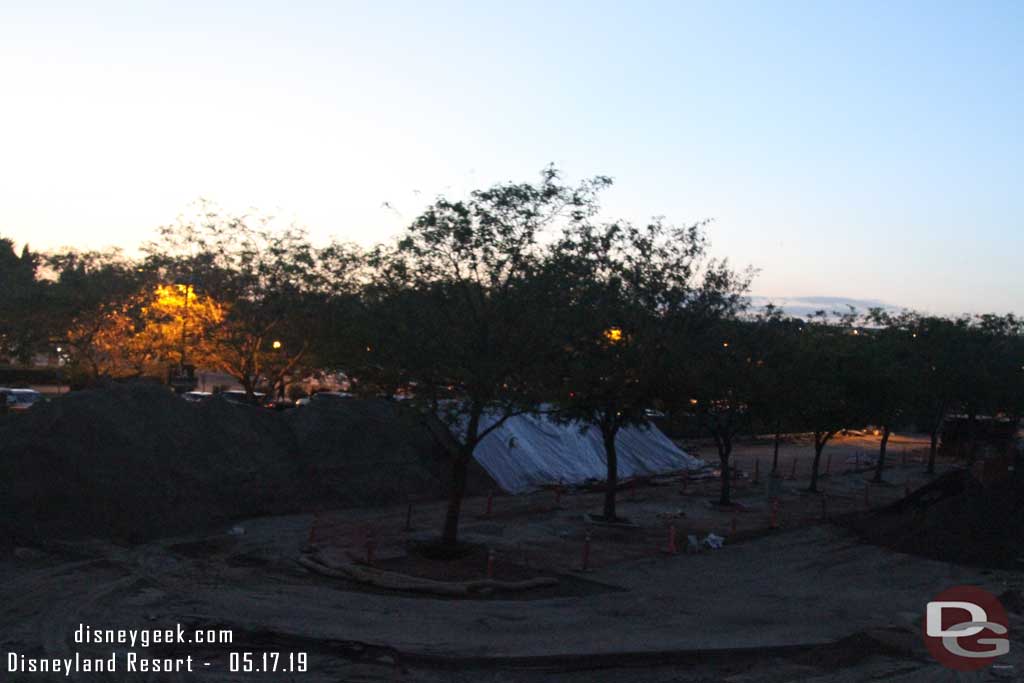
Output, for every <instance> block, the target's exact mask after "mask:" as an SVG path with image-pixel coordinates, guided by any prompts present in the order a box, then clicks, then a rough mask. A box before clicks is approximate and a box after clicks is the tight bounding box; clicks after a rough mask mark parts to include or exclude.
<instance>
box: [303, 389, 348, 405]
mask: <svg viewBox="0 0 1024 683" xmlns="http://www.w3.org/2000/svg"><path fill="white" fill-rule="evenodd" d="M350 398H355V397H354V396H353V395H352V394H350V393H348V392H345V391H318V392H317V393H315V394H313V395H312V396H310V397H309V402H310V403H311V404H312V403H319V404H325V403H333V402H335V401H345V400H348V399H350Z"/></svg>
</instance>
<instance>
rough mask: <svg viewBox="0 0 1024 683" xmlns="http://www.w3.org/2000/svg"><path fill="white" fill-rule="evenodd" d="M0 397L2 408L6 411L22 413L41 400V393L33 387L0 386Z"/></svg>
mask: <svg viewBox="0 0 1024 683" xmlns="http://www.w3.org/2000/svg"><path fill="white" fill-rule="evenodd" d="M0 399H3V405H4V409H5V410H6V411H7V412H11V413H24V412H25V411H27V410H31V409H32V406H34V405H35V404H36V403H39V402H40V401H42V400H43V395H42V394H40V393H39V392H38V391H36V390H35V389H7V388H0Z"/></svg>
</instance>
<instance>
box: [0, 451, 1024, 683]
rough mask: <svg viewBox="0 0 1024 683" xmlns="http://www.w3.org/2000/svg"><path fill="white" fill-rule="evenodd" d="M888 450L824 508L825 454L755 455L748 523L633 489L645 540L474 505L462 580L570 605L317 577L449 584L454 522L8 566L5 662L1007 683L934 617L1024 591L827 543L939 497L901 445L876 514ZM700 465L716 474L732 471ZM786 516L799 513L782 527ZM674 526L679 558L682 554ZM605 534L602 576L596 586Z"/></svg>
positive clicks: (214, 534)
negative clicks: (882, 515)
mask: <svg viewBox="0 0 1024 683" xmlns="http://www.w3.org/2000/svg"><path fill="white" fill-rule="evenodd" d="M698 445H699V444H698ZM876 445H877V439H873V438H870V437H864V438H859V437H857V438H854V437H850V438H843V439H840V440H838V441H837V442H836V443H835V444H831V445H830V446H829V447H828V449H827V452H828V451H829V450H830V451H831V452H832V468H831V473H830V475H829V476H828V477H826V478H825V479H823V480H822V485H823V490H825V491H826V492H827V493H826V496H822V495H816V494H809V493H807V492H806V491H805V490H804V489H805V488H806V486H807V480H806V476H807V474H808V468H807V467H802V465H804V464H806V463H809V454H810V451H811V449H810V447H809V445H807V444H805V443H800V442H797V443H790V444H787V445H786V446H785V447H784V450H783V451H782V453H781V462H782V467H781V468H780V469H781V472H782V474H783V475H784V476H783V477H782V478H780V479H769V478H768V477H767V469H766V465H767V464H768V459H769V458H770V455H771V444H770V443H768V444H761V443H755V444H744V445H742V446H741V447H740V448H739V449H738V452H737V461H738V464H739V466H740V467H741V468H743V469H744V470H745V471H746V472H747V473H750V474H752V472H753V465H752V463H753V461H755V460H756V459H758V458H760V459H761V469H760V473H761V476H760V477H759V482H758V483H756V484H755V483H754V482H753V478H752V477H748V478H745V479H741V480H740V481H739V482H737V486H736V490H735V498H736V501H737V502H738V503H739V505H738V506H737V507H734V508H728V509H722V508H719V507H718V506H717V505H715V504H714V500H715V498H716V496H717V490H718V485H719V483H718V481H717V480H708V481H689V482H688V483H687V484H686V485H685V490H684V486H683V483H682V482H681V481H671V480H669V481H667V482H665V483H663V484H662V485H658V486H655V485H639V486H636V487H635V488H633V487H627V488H626V489H625V490H624V491H622V492H621V501H622V504H621V509H620V512H621V514H623V515H625V516H626V517H628V518H629V519H630V520H631V521H632V522H633V523H634V524H635V525H636V528H630V529H610V528H605V527H600V526H593V525H590V524H588V523H587V522H586V521H585V520H584V517H583V513H584V512H588V511H597V510H599V507H600V501H601V497H602V494H601V493H600V492H574V493H565V494H562V495H561V496H560V498H559V499H558V500H557V501H556V495H555V493H554V492H552V491H544V492H538V493H535V494H532V495H529V496H520V497H509V496H495V497H494V498H493V499H492V501H491V512H490V514H486V513H487V498H486V497H477V498H471V499H468V500H467V501H466V504H465V507H464V518H463V526H462V532H463V539H464V540H465V541H467V542H470V543H474V544H477V548H479V549H484V550H485V551H481V550H478V551H476V552H473V553H470V554H469V555H468V556H467V558H466V559H465V560H464V561H463V562H461V563H458V564H457V566H456V567H455V568H453V569H452V570H451V574H452V576H451V577H450V578H452V579H464V578H472V576H473V574H474V571H476V572H478V575H479V577H480V578H483V577H484V576H485V575H486V571H487V567H486V563H487V556H488V552H486V551H493V553H494V555H493V557H494V562H495V565H494V566H495V574H496V576H497V577H498V578H501V576H503V575H504V576H508V577H511V578H521V577H524V576H534V575H550V576H556V577H560V578H561V581H560V584H559V587H558V589H557V590H551V589H543V590H544V591H547V592H539V593H537V594H532V595H531V594H524V595H516V596H505V595H502V596H492V597H484V598H479V599H460V600H452V599H441V598H435V597H427V596H423V595H410V594H406V593H403V592H398V591H389V590H384V589H372V590H371V589H368V588H367V587H365V586H363V585H361V584H356V583H353V582H350V581H345V580H341V579H335V578H329V577H325V576H320V575H317V574H314V573H311V572H309V571H307V570H306V569H305V568H304V567H302V566H301V565H299V564H298V562H297V559H298V558H299V556H300V554H301V553H302V552H303V549H304V548H308V547H309V546H310V544H311V543H312V545H314V546H316V547H317V548H319V549H320V550H321V551H322V552H324V553H327V554H330V553H334V554H336V555H346V556H352V557H356V558H359V557H363V556H365V552H366V540H367V537H368V535H369V536H370V537H372V539H373V543H374V555H375V562H376V563H377V564H379V565H382V566H385V567H388V568H391V569H405V570H407V571H409V572H410V573H422V572H425V571H426V572H428V573H433V574H434V575H435V577H436V575H437V572H438V571H439V570H437V569H430V570H426V569H423V567H422V566H420V563H418V562H417V561H416V560H415V559H410V557H411V556H410V553H409V552H408V548H410V547H411V546H412V545H413V544H415V543H416V542H418V541H422V540H424V539H426V538H428V537H430V536H431V535H432V533H433V532H434V531H435V529H437V528H438V527H439V525H440V522H441V519H442V513H443V505H442V504H440V503H438V502H433V503H414V504H413V505H412V507H411V510H410V508H409V507H408V506H406V505H396V506H392V507H387V508H379V509H358V510H334V511H324V512H323V513H321V514H318V515H297V516H284V517H265V518H258V519H251V520H245V521H241V522H238V523H237V525H234V526H233V527H232V528H218V529H212V530H210V531H209V532H206V533H197V534H194V535H190V536H187V537H176V538H168V539H163V540H160V541H157V542H153V543H148V544H145V545H138V546H132V547H122V546H115V545H111V544H108V543H103V542H100V541H95V542H76V543H66V544H59V545H58V544H54V545H51V546H46V547H43V548H33V549H26V548H21V549H18V550H16V551H15V554H14V555H13V556H10V557H8V558H6V559H4V560H3V561H0V642H2V643H3V649H4V650H5V651H13V652H20V653H23V654H26V655H29V656H43V655H45V656H49V657H54V656H68V655H69V654H72V653H74V652H76V651H79V652H82V653H83V654H88V653H96V654H99V653H104V652H106V653H107V654H108V655H109V651H110V649H111V648H110V647H108V646H99V647H97V646H87V645H80V644H76V643H75V642H73V640H72V634H73V632H74V630H75V628H76V627H77V626H78V624H80V623H86V624H91V625H94V626H97V627H103V628H155V627H168V626H173V625H174V624H177V623H181V624H183V625H184V626H186V628H189V629H192V628H227V629H231V630H232V632H233V634H234V642H233V643H232V644H231V645H225V644H219V645H198V644H188V645H175V646H171V647H166V648H162V649H159V650H157V651H156V652H158V653H159V654H161V655H167V656H183V655H186V654H191V655H193V656H194V657H195V660H196V662H197V672H196V673H192V674H187V673H179V674H135V675H120V676H118V677H116V678H112V677H110V676H106V677H104V676H98V677H95V678H94V679H89V678H87V677H83V680H106V681H109V680H119V681H121V680H124V681H191V680H204V681H206V680H209V681H247V680H274V681H318V682H319V681H395V680H402V681H430V682H432V681H457V682H462V681H466V682H467V683H468V682H469V681H493V682H495V683H497V682H498V681H529V682H533V681H538V682H539V681H554V680H557V681H570V682H571V683H575V682H577V681H578V682H579V683H583V682H584V681H604V680H608V681H611V680H616V681H619V680H623V679H625V680H635V681H657V682H661V681H665V682H668V681H679V682H689V681H711V680H728V681H735V682H740V681H795V680H811V681H815V680H817V681H833V680H838V681H861V680H893V681H916V680H994V679H991V674H990V673H981V674H977V675H974V674H972V675H970V676H961V677H960V678H959V679H957V678H956V677H955V676H954V674H953V673H952V672H949V671H946V670H944V669H942V668H940V667H939V666H938V665H937V664H935V663H934V662H933V661H932V660H930V658H929V657H928V655H927V654H926V652H925V651H924V647H923V644H922V642H921V638H920V635H919V633H920V620H921V618H922V616H923V610H924V604H925V602H926V601H927V600H928V599H930V598H931V597H932V596H933V595H935V594H936V593H938V592H939V591H940V590H942V589H944V588H947V587H949V586H952V585H957V584H963V583H971V584H976V585H981V586H983V587H987V588H988V589H990V590H991V591H993V592H994V593H995V594H997V595H999V594H1001V593H1003V592H1004V591H1007V590H1022V589H1024V573H1022V572H1018V571H1009V570H999V571H989V570H984V569H977V568H970V567H964V566H959V565H954V564H949V563H944V562H937V561H933V560H927V559H924V558H918V557H912V556H908V555H905V554H901V553H896V552H893V551H890V550H887V549H884V548H879V547H875V546H869V545H864V544H861V543H860V542H859V541H858V540H857V539H856V538H854V537H852V536H851V535H850V534H848V533H847V532H845V531H844V530H842V529H841V528H838V527H836V526H834V525H832V524H830V523H828V520H827V519H826V517H829V518H830V517H833V516H835V515H841V514H846V513H854V512H856V511H861V510H864V509H866V507H867V506H871V507H876V506H881V505H884V504H886V503H888V502H890V501H893V500H896V499H897V498H899V497H900V496H902V495H903V492H904V487H905V485H906V484H907V483H910V484H911V485H912V486H917V485H920V484H923V483H925V482H926V481H927V477H926V476H925V474H924V468H923V465H922V464H921V463H920V462H917V461H916V460H915V455H916V452H915V449H920V448H921V447H922V446H924V444H923V443H922V442H921V441H920V440H917V439H910V438H906V439H904V438H903V437H900V438H898V439H895V440H894V442H893V443H892V444H891V446H890V448H891V451H890V453H891V455H892V462H893V466H892V467H890V468H887V469H886V479H887V483H886V484H883V485H875V486H871V487H870V488H867V495H866V496H865V480H866V479H868V478H869V477H870V474H871V473H870V472H867V471H863V469H864V468H863V467H862V468H861V469H860V470H858V468H857V467H856V465H857V460H858V457H864V456H866V454H867V452H868V451H873V450H874V448H875V447H876ZM903 447H905V448H907V460H906V464H903V458H902V451H901V449H902V448H903ZM698 454H699V455H700V456H702V457H705V458H707V459H709V460H710V459H711V458H712V456H713V451H712V450H711V449H708V450H704V449H701V450H700V452H699V453H698ZM793 459H796V462H797V472H796V478H795V479H793V480H790V479H788V478H786V477H788V475H789V474H790V472H791V471H792V469H791V468H792V465H791V462H792V460H793ZM861 464H862V465H863V463H861ZM787 466H788V467H787ZM948 467H950V465H949V464H945V463H943V464H942V468H943V469H946V468H948ZM825 497H827V501H828V502H827V503H826V505H825V507H824V509H823V506H822V499H823V498H825ZM772 498H778V500H779V506H778V509H777V512H776V514H775V525H776V526H777V527H778V528H777V529H776V528H772V527H773V524H772V506H771V503H770V500H771V499H772ZM556 503H557V504H556ZM410 512H411V514H410ZM407 523H408V527H410V528H409V529H408V530H407ZM734 524H735V531H734V530H733V525H734ZM673 525H674V526H675V527H676V530H677V542H678V545H679V550H680V552H679V553H678V554H668V553H666V552H664V550H666V546H667V545H668V538H669V529H670V527H671V526H673ZM588 530H589V532H590V537H591V540H590V556H589V558H588V564H589V569H590V571H587V572H583V571H580V569H581V565H582V561H583V550H584V545H585V537H586V535H587V532H588ZM710 532H714V533H716V534H718V535H721V536H723V537H724V538H725V545H724V547H722V548H721V549H718V550H707V549H705V550H703V551H702V552H699V553H686V552H684V551H685V549H686V545H687V538H688V536H694V537H696V538H697V539H701V538H704V537H705V536H706V535H707V534H708V533H710ZM475 565H479V566H478V568H477V569H476V570H474V566H475ZM442 572H443V570H442ZM441 578H443V577H441ZM1022 626H1024V619H1022V618H1021V617H1020V616H1019V615H1017V614H1015V613H1014V614H1012V615H1011V628H1010V633H1011V637H1012V638H1014V640H1013V644H1012V645H1011V654H1010V655H1009V656H1007V657H1006V658H1004V659H1005V660H1006V662H1007V663H1009V664H1014V665H1016V670H1017V671H1022V670H1024V642H1022V641H1020V640H1019V639H1017V638H1018V637H1017V635H1015V634H1019V633H1021V627H1022ZM246 651H247V652H254V653H257V654H260V653H263V652H274V651H276V652H282V653H288V652H300V651H301V652H306V653H308V661H309V669H310V670H309V672H306V673H297V672H296V673H277V674H267V673H263V674H257V673H248V674H245V673H232V672H230V671H229V663H230V652H246ZM206 662H208V663H210V666H208V667H204V666H202V663H206ZM4 680H8V679H4ZM9 680H47V679H46V678H45V677H41V676H38V675H33V676H28V675H26V676H25V678H24V679H21V678H12V679H9ZM53 680H66V679H64V678H63V677H62V676H58V677H55V678H54V679H53Z"/></svg>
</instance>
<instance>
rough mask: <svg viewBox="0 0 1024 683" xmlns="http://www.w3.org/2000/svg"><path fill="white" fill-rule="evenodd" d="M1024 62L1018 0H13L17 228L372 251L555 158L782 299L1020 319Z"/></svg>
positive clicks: (10, 223)
mask: <svg viewBox="0 0 1024 683" xmlns="http://www.w3.org/2000/svg"><path fill="white" fill-rule="evenodd" d="M87 5H88V6H87ZM1022 85H1024V3H1020V2H1004V3H1000V2H959V3H946V2H941V1H930V2H910V1H901V2H896V3H893V2H826V1H824V0H823V1H820V2H798V1H796V0H793V1H786V2H782V1H775V2H772V1H767V0H766V1H761V2H729V1H721V2H700V3H687V2H680V1H673V2H652V1H648V2H642V1H638V2H622V1H620V2H596V1H595V2H569V1H564V2H558V1H555V0H548V1H547V2H529V1H525V2H514V3H510V2H497V1H488V0H477V1H473V2H463V3H444V2H415V3H414V2H397V1H396V2H372V3H371V2H365V3H353V2H342V1H334V2H329V3H326V2H325V3H319V4H318V3H308V2H289V3H284V2H277V3H271V2H259V1H258V0H250V1H247V2H244V3H242V2H238V3H226V2H212V1H210V2H202V3H196V2H188V1H186V0H176V1H174V2H152V3H147V2H139V1H133V2H110V1H106V2H105V1H103V0H94V1H93V2H90V3H79V2H75V3H67V4H53V3H48V2H46V1H45V0H39V1H33V2H22V3H17V2H13V3H12V2H11V1H10V0H0V235H2V236H5V237H10V238H13V239H14V240H15V241H16V242H17V243H18V244H23V243H25V242H28V243H30V244H31V246H32V247H33V248H39V249H53V248H57V247H60V246H64V245H73V246H76V247H79V248H100V247H104V246H110V245H113V246H121V247H124V248H126V249H129V250H131V249H133V248H134V247H136V246H137V245H138V244H140V243H141V242H143V241H145V240H146V239H149V238H150V237H152V235H153V232H154V230H155V228H156V227H157V226H159V225H161V224H166V223H171V222H173V220H174V218H175V216H177V215H178V214H179V213H181V212H182V211H185V210H186V209H187V208H188V206H189V204H190V203H191V202H193V201H195V200H196V199H197V198H199V197H206V198H209V199H212V200H214V201H216V202H218V203H220V204H221V205H223V206H224V207H226V208H228V209H232V210H244V209H245V208H247V207H249V206H255V207H259V208H260V209H262V210H263V211H266V212H270V213H274V214H276V215H279V216H285V217H289V218H294V219H296V220H298V221H299V222H301V223H303V224H305V225H306V226H308V228H309V230H310V232H311V234H312V235H313V237H314V239H315V240H316V241H319V242H326V241H327V240H328V239H331V238H337V239H341V240H352V241H356V242H359V243H362V244H365V245H369V244H373V243H376V242H380V241H385V240H388V239H391V238H392V237H394V236H395V235H396V234H398V232H399V231H400V230H401V229H402V227H403V226H404V225H405V224H407V223H408V222H410V221H411V220H412V219H413V218H414V217H415V216H416V215H417V213H418V211H419V210H421V209H422V208H423V206H424V205H425V204H426V203H427V202H429V201H430V200H431V199H432V198H435V197H436V196H438V195H440V194H444V195H447V196H452V197H460V196H463V195H465V194H466V193H468V192H469V191H470V190H472V189H474V188H478V187H485V186H487V185H490V184H492V183H495V182H500V181H508V180H516V181H522V180H532V179H535V178H537V177H538V172H539V170H540V169H541V168H542V167H543V166H545V165H546V164H548V163H554V164H556V165H557V166H558V167H559V168H560V169H562V171H563V172H564V173H565V176H566V178H567V179H569V180H579V179H582V178H584V177H588V176H592V175H597V174H602V175H608V176H611V177H612V178H614V179H615V185H614V186H613V188H612V189H611V190H610V191H608V192H607V193H606V195H605V197H604V215H606V216H607V217H609V218H625V219H629V220H634V221H644V220H647V219H649V218H650V217H652V216H663V217H665V218H666V219H667V220H668V221H670V222H674V223H679V224H686V223H691V222H694V221H698V220H704V219H711V220H712V223H711V225H710V228H709V231H710V237H711V241H712V245H713V246H712V249H713V252H714V253H715V255H717V256H720V257H728V258H729V260H730V262H731V263H732V264H734V265H736V266H737V267H746V266H752V267H755V268H757V269H758V270H759V274H758V277H757V279H756V280H755V282H754V285H753V292H754V293H755V294H757V295H759V296H761V297H766V298H768V299H776V298H777V299H790V300H792V299H794V298H800V297H836V298H849V299H853V300H870V301H878V302H885V303H889V304H893V305H899V306H906V307H911V308H916V309H919V310H923V311H929V312H935V313H960V312H981V311H995V312H1000V313H1005V312H1011V311H1013V312H1017V313H1024V276H1022V268H1021V265H1022V263H1024V259H1022V254H1024V191H1022V187H1021V185H1022V183H1021V180H1022V177H1024V174H1022V170H1024V168H1022V165H1024V161H1022V159H1024V135H1021V133H1022V130H1021V127H1022V122H1024V88H1022Z"/></svg>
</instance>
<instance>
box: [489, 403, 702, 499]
mask: <svg viewBox="0 0 1024 683" xmlns="http://www.w3.org/2000/svg"><path fill="white" fill-rule="evenodd" d="M497 419H498V418H497V416H488V415H486V414H485V415H484V416H483V418H482V419H481V424H480V428H481V429H487V428H488V427H490V426H491V425H493V424H494V423H495V422H496V421H497ZM580 427H581V425H579V424H562V423H558V422H555V421H554V420H551V419H549V418H548V417H547V416H544V415H517V416H515V417H511V418H509V419H508V420H507V421H506V422H505V423H504V424H503V425H501V426H500V427H498V428H497V429H495V430H494V431H493V432H491V433H490V434H488V435H487V436H486V437H484V439H483V440H482V441H481V442H480V443H479V444H478V445H477V447H476V450H475V451H474V452H473V456H474V457H475V458H476V460H477V462H479V463H480V465H481V466H482V467H483V468H484V469H485V470H487V473H488V474H490V475H491V477H492V478H493V479H494V480H495V481H496V482H497V483H498V486H500V487H501V488H502V489H503V490H504V491H507V492H508V493H513V494H516V493H524V492H527V491H531V490H535V489H538V488H540V487H542V486H544V485H548V484H564V485H574V484H582V483H583V482H585V481H587V480H604V479H606V478H607V465H606V461H605V454H604V443H603V441H602V439H601V432H600V431H599V430H598V429H597V428H595V427H592V426H591V427H586V428H585V429H584V430H583V431H581V429H580ZM615 451H616V454H617V455H618V472H619V477H620V478H627V477H635V476H647V475H653V474H663V473H665V472H676V471H679V470H684V469H685V470H693V469H699V468H701V467H703V466H704V461H703V460H699V459H697V458H694V457H691V456H689V455H687V454H686V453H684V452H683V451H682V450H680V449H679V448H678V447H677V446H676V445H675V444H674V443H672V442H671V441H670V440H669V438H668V437H667V436H665V435H664V434H662V433H661V430H660V429H658V428H657V427H655V426H654V425H651V424H648V426H647V427H646V428H643V427H627V428H623V429H621V430H620V431H619V433H618V436H617V437H616V439H615Z"/></svg>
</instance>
